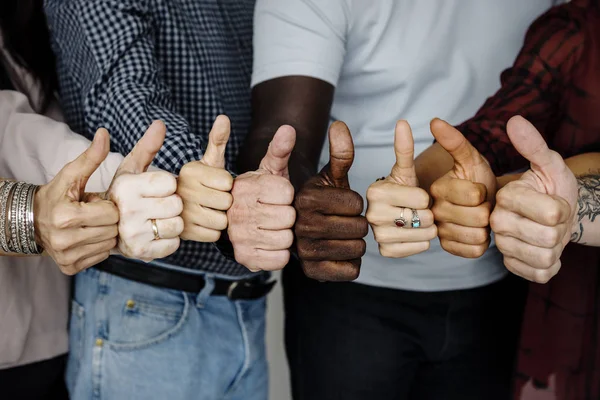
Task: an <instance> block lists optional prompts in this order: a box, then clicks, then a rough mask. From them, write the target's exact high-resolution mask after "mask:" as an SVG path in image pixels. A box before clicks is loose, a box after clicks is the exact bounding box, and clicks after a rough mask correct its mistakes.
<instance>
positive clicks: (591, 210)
mask: <svg viewBox="0 0 600 400" xmlns="http://www.w3.org/2000/svg"><path fill="white" fill-rule="evenodd" d="M577 183H578V184H579V196H578V198H577V202H578V205H579V212H578V214H577V222H578V226H577V227H576V229H575V231H574V232H573V233H572V235H571V241H572V242H575V243H582V244H585V243H583V242H581V238H582V237H583V231H584V227H583V222H584V219H585V220H586V221H590V222H594V221H595V219H596V217H597V216H598V215H600V174H598V173H596V174H592V175H586V176H582V177H579V178H577Z"/></svg>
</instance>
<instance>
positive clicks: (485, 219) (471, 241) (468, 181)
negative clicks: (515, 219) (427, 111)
mask: <svg viewBox="0 0 600 400" xmlns="http://www.w3.org/2000/svg"><path fill="white" fill-rule="evenodd" d="M431 132H432V133H433V136H435V138H436V140H437V141H438V143H439V144H440V145H441V146H442V147H443V148H444V149H445V150H446V151H448V153H450V155H451V156H452V157H453V158H454V168H453V169H452V170H451V171H450V172H448V173H447V174H446V175H444V176H443V177H441V178H440V179H438V180H437V181H435V182H434V183H433V185H431V189H430V191H431V196H432V197H433V200H434V204H433V207H432V211H433V215H434V218H435V221H436V223H437V226H438V236H439V238H440V244H441V245H442V247H443V248H444V250H446V251H447V252H449V253H451V254H454V255H457V256H461V257H466V258H477V257H481V256H482V255H483V254H484V253H485V251H486V250H487V248H488V247H489V244H490V230H489V217H490V211H491V209H492V204H493V202H494V199H495V194H496V176H495V175H494V173H493V171H492V169H491V168H490V166H489V164H488V162H487V160H486V159H485V158H484V157H483V156H482V155H481V154H479V152H478V151H477V150H476V149H475V148H474V147H473V146H471V144H470V143H469V142H468V141H467V139H465V137H464V136H463V135H462V134H461V133H460V132H459V131H458V130H456V129H455V128H454V127H452V126H451V125H449V124H448V123H446V122H444V121H442V120H439V119H434V120H433V121H432V122H431Z"/></svg>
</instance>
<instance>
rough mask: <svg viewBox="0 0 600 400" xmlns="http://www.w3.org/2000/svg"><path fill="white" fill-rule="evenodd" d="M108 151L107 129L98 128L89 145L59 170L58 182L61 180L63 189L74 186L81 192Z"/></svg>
mask: <svg viewBox="0 0 600 400" xmlns="http://www.w3.org/2000/svg"><path fill="white" fill-rule="evenodd" d="M109 151H110V138H109V136H108V131H107V130H106V129H104V128H100V129H98V131H96V134H95V135H94V140H93V141H92V144H90V147H88V149H87V150H86V151H84V152H83V153H82V154H81V155H80V156H79V157H77V158H76V159H75V160H73V161H71V162H70V163H69V164H67V165H66V166H65V167H64V168H63V169H62V170H61V171H60V173H59V174H58V176H57V178H58V182H61V185H62V187H63V189H64V190H65V191H66V190H68V189H70V188H73V187H75V188H77V189H78V190H79V193H80V194H81V193H82V192H83V190H84V189H85V186H86V185H87V181H88V179H90V176H92V174H93V173H94V172H95V171H96V170H97V169H98V167H99V166H100V164H102V162H103V161H104V160H105V159H106V156H108V153H109Z"/></svg>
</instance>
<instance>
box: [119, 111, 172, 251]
mask: <svg viewBox="0 0 600 400" xmlns="http://www.w3.org/2000/svg"><path fill="white" fill-rule="evenodd" d="M166 130H167V129H166V127H165V124H164V123H163V122H162V121H154V122H153V123H152V125H150V127H149V128H148V130H147V131H146V133H145V134H144V136H143V137H142V138H141V139H140V141H139V142H138V143H137V144H136V145H135V147H134V148H133V150H131V152H130V153H129V154H128V155H127V157H125V160H123V162H122V163H121V165H120V166H119V169H118V170H117V172H116V174H115V176H114V178H113V181H112V183H111V185H110V188H109V190H108V192H107V197H108V198H109V199H110V200H112V201H113V202H114V203H115V204H116V205H117V207H118V209H119V213H120V220H119V243H118V248H119V251H120V253H121V254H122V255H123V256H125V257H128V258H135V259H139V260H142V261H146V262H149V261H152V260H154V259H157V258H163V257H167V256H169V255H171V254H172V253H174V252H175V251H176V250H177V249H178V248H179V242H180V241H179V235H180V234H181V232H182V231H183V220H182V218H181V217H180V216H179V215H180V214H181V211H182V209H183V204H182V201H181V198H180V197H179V196H178V195H177V194H175V191H176V190H177V180H176V178H175V177H174V176H173V175H172V174H170V173H168V172H166V171H152V172H146V170H147V169H148V167H149V166H150V164H151V163H152V160H153V159H154V157H155V156H156V153H158V151H159V150H160V148H161V147H162V145H163V142H164V140H165V135H166ZM153 219H154V220H156V226H157V228H158V232H159V237H160V238H159V239H158V240H155V238H154V231H153V229H152V222H151V221H152V220H153Z"/></svg>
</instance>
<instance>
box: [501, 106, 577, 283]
mask: <svg viewBox="0 0 600 400" xmlns="http://www.w3.org/2000/svg"><path fill="white" fill-rule="evenodd" d="M507 133H508V136H509V138H510V140H511V142H512V143H513V145H514V146H515V148H516V149H517V151H519V153H520V154H521V155H522V156H523V157H525V158H526V159H527V160H529V162H530V163H531V169H530V170H529V171H527V172H525V174H523V176H522V177H521V178H520V179H519V180H517V181H513V182H510V183H508V184H507V185H506V186H505V187H504V188H502V189H501V190H500V191H498V194H497V196H496V208H495V209H494V212H493V213H492V216H491V219H490V223H491V227H492V230H493V231H494V233H495V235H496V246H497V247H498V249H499V250H500V252H502V254H503V255H504V265H505V266H506V268H507V269H508V270H509V271H511V272H512V273H514V274H516V275H519V276H521V277H523V278H525V279H528V280H530V281H533V282H537V283H546V282H548V281H549V280H550V279H551V278H552V277H553V276H554V275H556V274H557V273H558V271H559V269H560V266H561V262H560V256H561V254H562V251H563V249H564V248H565V246H566V245H567V243H568V242H569V241H570V240H571V233H572V231H573V226H574V225H575V224H576V214H577V213H576V211H577V193H578V189H577V180H576V179H575V176H574V175H573V173H572V172H571V171H570V170H569V169H568V168H567V165H566V164H565V162H564V160H563V159H562V157H561V156H560V155H559V154H558V153H556V152H554V151H551V150H550V149H549V148H548V146H547V145H546V142H545V141H544V138H543V137H542V136H541V135H540V133H539V132H538V131H537V130H536V129H535V127H534V126H533V125H531V124H530V123H529V122H528V121H526V120H525V119H524V118H522V117H513V118H512V119H511V120H510V121H509V122H508V125H507Z"/></svg>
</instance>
